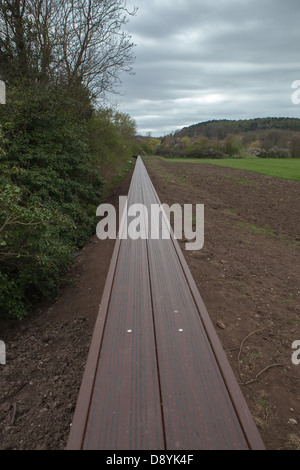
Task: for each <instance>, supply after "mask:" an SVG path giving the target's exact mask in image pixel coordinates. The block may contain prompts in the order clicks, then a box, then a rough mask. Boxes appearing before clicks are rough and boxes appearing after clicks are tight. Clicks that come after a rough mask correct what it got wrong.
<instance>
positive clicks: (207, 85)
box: [113, 0, 300, 136]
mask: <svg viewBox="0 0 300 470" xmlns="http://www.w3.org/2000/svg"><path fill="white" fill-rule="evenodd" d="M128 5H129V6H131V5H137V6H138V7H139V11H138V13H137V15H136V17H134V18H132V19H131V21H130V23H129V24H128V29H129V31H130V32H131V34H132V36H133V40H134V42H135V43H136V44H137V47H136V56H137V58H136V63H135V66H134V68H135V72H136V74H135V76H123V77H122V82H123V86H122V89H121V93H122V94H121V95H120V96H119V97H118V98H116V97H114V98H113V100H115V101H117V102H118V103H119V105H120V109H121V110H122V111H123V112H127V113H129V114H131V115H132V117H134V118H135V119H136V122H137V125H138V131H139V132H140V133H146V132H148V131H150V132H152V133H153V135H158V136H159V135H163V134H164V133H168V132H171V131H174V130H176V129H178V128H180V127H183V126H186V125H189V124H194V123H196V122H200V121H204V120H207V119H223V118H226V119H247V118H249V119H250V118H253V117H264V116H287V117H300V106H298V107H297V106H295V105H293V104H292V102H291V99H290V97H291V93H292V90H291V84H292V82H293V81H294V80H297V79H300V49H299V44H300V40H299V39H300V38H299V36H300V34H299V20H300V6H299V1H298V0H285V1H284V2H283V1H282V0H272V1H271V0H259V1H258V0H215V1H214V2H212V1H211V0H201V1H199V0H151V2H149V0H139V1H136V2H134V0H130V1H128Z"/></svg>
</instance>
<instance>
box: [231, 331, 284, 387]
mask: <svg viewBox="0 0 300 470" xmlns="http://www.w3.org/2000/svg"><path fill="white" fill-rule="evenodd" d="M264 329H265V327H263V328H260V329H259V330H255V331H252V332H251V333H249V334H248V335H247V336H246V338H244V339H243V341H242V342H241V345H240V350H239V353H238V367H239V375H240V379H241V382H240V385H249V384H251V383H253V382H256V381H257V380H258V378H259V377H260V376H261V374H262V373H263V372H265V371H266V370H268V369H270V368H271V367H279V366H282V365H283V364H277V363H276V364H270V365H269V366H267V367H265V368H264V369H263V370H261V371H260V372H259V373H258V374H257V375H256V376H255V377H254V379H251V380H248V381H247V382H245V381H244V380H243V378H242V373H241V363H240V356H241V353H242V349H243V345H244V343H245V341H246V340H247V339H248V338H249V337H250V336H252V335H254V334H255V333H259V332H260V331H262V330H264Z"/></svg>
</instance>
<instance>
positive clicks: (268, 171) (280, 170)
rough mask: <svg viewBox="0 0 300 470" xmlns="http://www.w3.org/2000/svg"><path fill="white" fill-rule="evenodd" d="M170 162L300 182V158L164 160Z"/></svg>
mask: <svg viewBox="0 0 300 470" xmlns="http://www.w3.org/2000/svg"><path fill="white" fill-rule="evenodd" d="M163 160H165V161H168V162H186V163H209V164H212V165H219V166H225V167H227V168H234V169H237V170H248V171H253V172H254V173H261V174H263V175H268V176H274V177H276V178H284V179H290V180H295V181H300V158H284V159H283V158H282V159H280V158H245V159H243V158H241V159H234V158H232V159H229V158H228V159H227V158H226V159H224V160H214V159H206V158H203V159H195V158H190V159H188V158H168V159H167V158H163Z"/></svg>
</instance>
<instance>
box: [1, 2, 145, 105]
mask: <svg viewBox="0 0 300 470" xmlns="http://www.w3.org/2000/svg"><path fill="white" fill-rule="evenodd" d="M135 13H136V9H134V11H132V12H130V11H129V10H128V9H127V2H126V0H0V78H4V79H7V78H8V77H7V75H9V78H10V79H12V77H13V76H14V75H16V76H20V75H22V76H23V77H28V78H29V79H30V80H36V81H41V80H42V81H45V80H46V81H47V80H48V81H53V80H55V81H59V82H61V81H63V82H65V83H66V84H67V85H68V86H69V87H71V88H72V87H74V86H77V85H78V84H81V85H83V86H85V87H87V88H88V89H89V90H90V91H91V92H92V94H93V95H94V96H99V95H101V94H102V93H104V92H105V91H113V90H114V87H115V85H116V84H117V83H118V81H119V75H120V73H121V72H123V71H124V72H127V73H132V67H131V66H132V64H133V62H134V55H133V48H134V44H133V43H132V41H131V37H130V35H129V34H128V33H127V32H126V31H124V26H125V24H126V23H127V19H128V16H132V15H134V14H135Z"/></svg>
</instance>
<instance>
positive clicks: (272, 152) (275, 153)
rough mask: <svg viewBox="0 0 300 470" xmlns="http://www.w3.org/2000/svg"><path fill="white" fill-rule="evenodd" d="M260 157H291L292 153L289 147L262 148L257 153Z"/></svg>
mask: <svg viewBox="0 0 300 470" xmlns="http://www.w3.org/2000/svg"><path fill="white" fill-rule="evenodd" d="M257 157H259V158H290V157H291V154H290V151H289V150H287V149H279V148H272V149H268V150H266V149H261V150H260V152H259V153H258V154H257Z"/></svg>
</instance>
